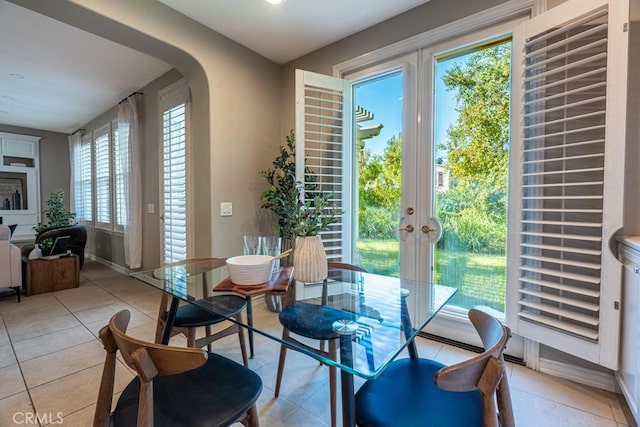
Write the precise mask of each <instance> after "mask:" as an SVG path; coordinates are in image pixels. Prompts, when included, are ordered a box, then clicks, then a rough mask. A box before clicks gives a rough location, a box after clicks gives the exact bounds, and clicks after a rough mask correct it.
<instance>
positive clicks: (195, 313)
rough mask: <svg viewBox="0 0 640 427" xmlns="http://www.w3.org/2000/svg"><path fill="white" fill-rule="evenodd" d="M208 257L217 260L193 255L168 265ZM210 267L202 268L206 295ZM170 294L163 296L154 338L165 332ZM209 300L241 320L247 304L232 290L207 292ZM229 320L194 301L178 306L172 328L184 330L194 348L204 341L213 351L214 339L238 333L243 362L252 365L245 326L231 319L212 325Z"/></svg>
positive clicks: (211, 303)
mask: <svg viewBox="0 0 640 427" xmlns="http://www.w3.org/2000/svg"><path fill="white" fill-rule="evenodd" d="M207 261H216V259H214V258H199V259H190V260H185V261H179V262H176V263H173V264H170V265H169V266H175V265H185V266H186V267H187V268H188V267H189V264H191V265H197V264H199V263H202V262H207ZM207 271H208V269H207V268H205V269H203V271H201V272H199V273H200V274H202V289H203V295H205V296H206V295H208V294H209V292H210V291H211V289H209V284H208V282H207V276H206V272H207ZM169 298H170V297H169V295H168V294H165V293H163V294H162V297H161V300H160V307H159V310H158V323H157V326H156V338H155V342H156V343H160V342H161V340H162V333H163V331H164V328H165V324H166V319H167V315H168V311H167V308H168V306H169ZM205 299H206V300H207V302H208V303H209V304H210V305H211V306H212V307H215V306H218V307H219V308H220V313H223V312H224V313H225V315H227V316H234V317H236V318H237V319H238V320H240V316H242V311H244V310H245V308H246V307H247V300H246V299H245V298H242V297H240V296H238V295H229V294H222V293H220V294H218V295H215V296H208V297H206V298H205ZM225 321H227V319H226V318H225V316H223V315H216V314H212V313H210V312H208V311H205V310H203V309H201V308H199V307H196V306H195V305H193V304H185V305H182V306H180V307H178V311H177V312H176V317H175V320H174V322H173V329H172V331H171V334H172V335H175V334H180V333H182V334H184V335H185V336H186V337H187V346H188V347H193V348H202V347H204V346H205V345H206V346H207V350H208V351H211V343H212V342H214V341H216V340H218V339H220V338H224V337H226V336H229V335H233V334H238V340H239V342H240V352H241V354H242V362H243V364H244V366H245V367H247V368H248V367H249V362H248V358H247V349H246V344H245V340H244V330H243V328H241V327H239V326H238V325H237V324H235V323H231V324H230V325H229V326H228V327H226V328H224V329H222V330H220V331H219V332H216V333H215V334H212V333H211V331H212V326H213V325H217V324H220V323H223V322H225ZM200 327H204V328H205V336H204V337H202V338H198V339H196V333H197V329H198V328H200Z"/></svg>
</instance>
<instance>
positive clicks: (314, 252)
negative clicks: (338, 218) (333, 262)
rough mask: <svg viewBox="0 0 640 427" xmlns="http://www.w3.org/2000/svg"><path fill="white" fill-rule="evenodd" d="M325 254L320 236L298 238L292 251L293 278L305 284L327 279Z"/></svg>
mask: <svg viewBox="0 0 640 427" xmlns="http://www.w3.org/2000/svg"><path fill="white" fill-rule="evenodd" d="M327 275H328V272H327V253H326V252H325V250H324V245H323V244H322V240H321V239H320V236H299V237H297V238H296V246H295V250H294V251H293V277H294V278H295V279H296V280H299V281H301V282H307V283H314V282H322V281H323V280H324V279H326V278H327Z"/></svg>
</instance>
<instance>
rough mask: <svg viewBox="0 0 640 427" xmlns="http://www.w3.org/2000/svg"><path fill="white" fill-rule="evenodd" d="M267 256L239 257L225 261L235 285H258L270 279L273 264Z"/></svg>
mask: <svg viewBox="0 0 640 427" xmlns="http://www.w3.org/2000/svg"><path fill="white" fill-rule="evenodd" d="M271 258H273V257H272V256H269V255H240V256H236V257H233V258H229V259H227V267H229V276H230V277H231V281H232V282H233V283H235V284H236V285H260V284H262V283H265V282H268V281H269V279H270V278H271V271H272V270H273V263H274V261H271V262H265V261H268V260H269V259H271Z"/></svg>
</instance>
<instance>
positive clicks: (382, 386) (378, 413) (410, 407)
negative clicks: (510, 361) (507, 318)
mask: <svg viewBox="0 0 640 427" xmlns="http://www.w3.org/2000/svg"><path fill="white" fill-rule="evenodd" d="M444 366H445V365H443V364H442V363H440V362H436V361H434V360H428V359H400V360H397V361H395V362H393V363H392V364H391V365H390V366H389V367H388V368H387V369H386V370H385V371H384V372H383V374H382V375H381V376H380V377H379V378H377V379H375V380H370V381H367V382H366V383H365V384H364V385H363V386H362V387H361V388H360V390H358V392H357V393H356V420H357V424H358V426H377V427H382V426H387V427H391V426H402V427H411V426H416V427H418V426H420V427H431V426H433V427H446V426H451V427H461V426H464V427H474V426H478V427H482V395H481V394H480V392H479V391H477V390H476V391H471V392H451V391H445V390H442V389H440V388H438V386H437V385H436V383H435V381H434V379H433V376H434V375H435V373H436V372H437V371H438V370H439V369H441V368H443V367H444Z"/></svg>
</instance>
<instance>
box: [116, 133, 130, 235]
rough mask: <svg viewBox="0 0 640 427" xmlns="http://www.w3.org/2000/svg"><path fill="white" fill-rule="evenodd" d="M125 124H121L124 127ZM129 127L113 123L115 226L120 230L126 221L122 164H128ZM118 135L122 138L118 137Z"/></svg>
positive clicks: (125, 190)
mask: <svg viewBox="0 0 640 427" xmlns="http://www.w3.org/2000/svg"><path fill="white" fill-rule="evenodd" d="M124 127H125V126H123V128H124ZM128 132H129V129H122V130H121V129H120V128H119V127H118V123H117V122H114V124H113V132H112V134H113V174H114V179H113V181H114V187H115V188H114V204H115V206H114V212H115V220H116V221H115V225H116V228H117V229H119V230H122V229H123V227H124V225H125V224H126V221H127V201H126V197H127V185H126V184H127V183H126V182H125V178H124V177H125V174H124V171H123V165H130V162H129V147H128V146H127V145H128V144H127V142H128V140H129V138H128V136H127V134H128ZM120 136H122V137H123V138H122V139H120Z"/></svg>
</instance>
